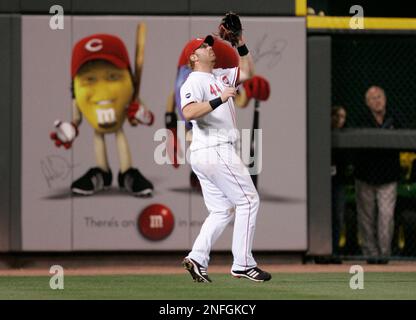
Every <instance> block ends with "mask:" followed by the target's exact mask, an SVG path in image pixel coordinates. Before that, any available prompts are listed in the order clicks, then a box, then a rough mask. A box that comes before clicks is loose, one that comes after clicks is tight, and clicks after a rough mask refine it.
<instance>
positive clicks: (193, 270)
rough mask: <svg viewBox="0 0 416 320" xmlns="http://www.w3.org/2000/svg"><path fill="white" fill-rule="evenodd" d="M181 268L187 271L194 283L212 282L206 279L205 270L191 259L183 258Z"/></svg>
mask: <svg viewBox="0 0 416 320" xmlns="http://www.w3.org/2000/svg"><path fill="white" fill-rule="evenodd" d="M182 265H183V267H184V268H185V269H186V270H188V271H189V273H190V274H191V276H192V278H193V279H194V281H195V282H212V280H211V279H210V278H209V277H208V273H207V268H204V267H203V266H201V265H200V264H199V263H198V262H196V261H195V260H193V259H191V258H185V259H184V260H183V261H182Z"/></svg>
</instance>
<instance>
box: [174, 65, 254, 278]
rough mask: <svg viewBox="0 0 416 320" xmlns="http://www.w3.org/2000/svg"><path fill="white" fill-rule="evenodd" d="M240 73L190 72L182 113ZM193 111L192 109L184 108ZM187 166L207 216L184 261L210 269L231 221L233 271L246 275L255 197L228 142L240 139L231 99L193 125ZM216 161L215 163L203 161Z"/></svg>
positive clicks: (213, 95)
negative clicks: (215, 247) (216, 246)
mask: <svg viewBox="0 0 416 320" xmlns="http://www.w3.org/2000/svg"><path fill="white" fill-rule="evenodd" d="M238 74H239V68H231V69H214V70H213V72H212V73H207V72H195V71H194V72H192V73H191V74H190V75H189V77H188V79H187V80H186V81H185V83H184V84H183V85H182V87H181V107H182V109H183V108H184V107H185V106H186V105H188V104H190V103H193V102H205V101H210V100H212V99H215V98H217V97H219V96H220V95H221V92H222V91H223V90H224V88H225V87H230V86H235V85H236V82H237V80H238ZM187 108H192V105H190V106H187ZM192 124H193V127H192V130H193V134H192V143H191V147H190V148H191V151H192V152H191V156H190V162H191V166H192V170H193V171H194V172H195V174H196V175H197V176H198V179H199V181H200V183H201V189H202V193H203V196H204V201H205V205H206V206H207V209H208V211H209V216H208V217H207V219H205V221H204V223H203V225H202V227H201V231H200V233H199V235H198V237H197V238H196V239H195V242H194V245H193V246H192V251H191V252H190V253H189V255H188V257H189V258H191V259H193V260H195V261H197V262H198V263H199V264H201V265H202V266H204V267H207V266H208V263H209V254H210V251H211V248H212V246H213V245H214V243H215V242H216V240H217V239H218V237H219V236H220V235H221V234H222V232H223V231H224V229H225V227H226V226H227V225H228V224H229V222H230V221H231V220H232V219H233V218H235V220H234V232H233V244H232V252H233V257H234V260H233V265H232V268H231V269H232V270H234V271H244V270H247V269H249V268H253V267H255V266H256V265H257V263H256V261H255V260H254V257H253V254H252V245H253V238H254V230H255V224H256V216H257V212H258V209H259V196H258V194H257V190H256V188H255V186H254V184H253V182H252V180H251V177H250V174H249V172H248V169H247V167H246V166H245V165H244V164H243V162H242V161H241V159H240V157H239V156H238V155H237V153H236V152H235V149H234V146H233V145H231V144H230V143H229V142H232V143H234V142H236V140H237V138H238V131H237V124H236V117H235V107H234V101H233V99H232V98H230V99H228V101H227V102H225V103H223V104H222V105H220V106H218V107H217V108H216V109H215V110H213V111H211V112H209V113H208V114H206V115H205V116H203V117H201V118H198V119H195V120H192ZM206 159H214V160H216V162H215V163H210V162H209V161H208V162H206V161H204V160H206Z"/></svg>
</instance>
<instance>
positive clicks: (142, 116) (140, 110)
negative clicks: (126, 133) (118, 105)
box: [127, 101, 155, 126]
mask: <svg viewBox="0 0 416 320" xmlns="http://www.w3.org/2000/svg"><path fill="white" fill-rule="evenodd" d="M127 118H128V120H129V122H130V124H131V125H133V126H136V125H137V124H138V123H141V124H145V125H147V126H151V125H152V124H153V122H154V119H155V117H154V115H153V112H152V111H150V110H148V109H147V108H146V107H145V106H144V105H141V104H140V103H139V102H138V101H135V102H132V103H130V105H129V107H128V108H127Z"/></svg>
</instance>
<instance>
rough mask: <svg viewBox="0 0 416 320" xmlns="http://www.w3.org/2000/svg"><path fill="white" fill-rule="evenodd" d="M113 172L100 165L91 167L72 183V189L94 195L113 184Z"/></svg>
mask: <svg viewBox="0 0 416 320" xmlns="http://www.w3.org/2000/svg"><path fill="white" fill-rule="evenodd" d="M112 181H113V174H112V172H111V170H110V171H109V172H106V171H104V170H102V169H100V168H98V167H95V168H91V169H89V170H88V171H87V173H85V174H84V175H83V176H82V177H80V178H78V179H77V180H75V181H74V182H73V183H72V184H71V191H72V192H73V193H75V194H80V195H83V196H89V195H92V194H94V193H96V192H98V191H101V190H104V189H107V188H109V187H110V186H111V182H112Z"/></svg>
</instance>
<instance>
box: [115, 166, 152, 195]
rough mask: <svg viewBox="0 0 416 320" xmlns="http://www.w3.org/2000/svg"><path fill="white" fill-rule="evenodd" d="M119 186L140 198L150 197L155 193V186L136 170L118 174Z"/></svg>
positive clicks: (132, 169) (131, 169)
mask: <svg viewBox="0 0 416 320" xmlns="http://www.w3.org/2000/svg"><path fill="white" fill-rule="evenodd" d="M118 185H119V187H120V188H121V189H124V190H127V191H129V192H131V193H133V194H134V195H135V196H139V197H150V196H151V195H152V193H153V184H152V183H151V182H150V181H149V180H147V179H146V178H145V177H143V175H142V174H141V173H140V171H139V170H138V169H136V168H130V169H128V170H127V171H126V172H124V173H121V172H119V174H118Z"/></svg>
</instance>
